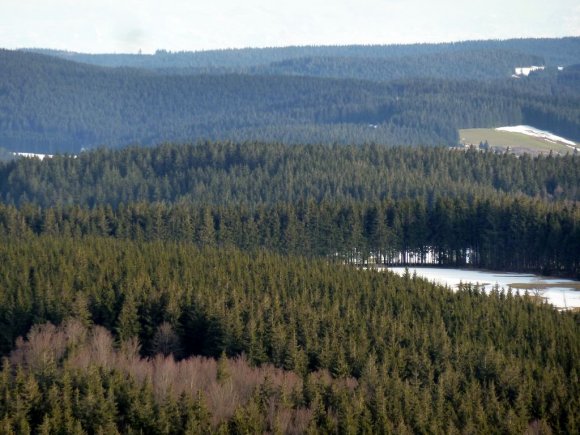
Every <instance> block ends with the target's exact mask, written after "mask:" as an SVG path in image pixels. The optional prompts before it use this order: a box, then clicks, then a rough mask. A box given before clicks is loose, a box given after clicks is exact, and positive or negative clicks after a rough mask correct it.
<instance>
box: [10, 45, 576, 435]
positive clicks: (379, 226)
mask: <svg viewBox="0 0 580 435" xmlns="http://www.w3.org/2000/svg"><path fill="white" fill-rule="evenodd" d="M579 41H580V38H563V39H559V40H547V39H538V40H510V41H473V42H466V43H457V44H424V45H413V46H387V47H385V46H368V47H357V46H345V47H289V48H284V49H261V50H254V49H248V50H224V51H223V52H219V51H218V52H203V53H169V52H158V53H156V54H155V55H153V56H136V55H135V56H131V55H96V56H91V55H80V54H75V53H54V52H44V53H45V54H49V55H50V56H46V55H41V54H37V53H31V52H8V51H0V147H2V148H5V149H7V150H10V151H15V150H18V151H37V152H45V153H46V152H49V153H53V152H55V151H58V152H61V153H63V152H65V153H68V154H57V155H55V156H54V157H50V158H45V159H44V160H42V161H41V160H40V159H38V158H14V159H12V160H10V161H4V162H0V358H1V362H0V433H6V434H31V433H40V434H54V433H67V434H68V433H70V434H79V435H80V434H104V433H106V434H115V433H123V434H125V433H127V434H140V433H152V434H180V433H223V434H225V433H233V434H247V433H288V434H301V433H345V434H371V433H401V434H410V433H438V434H439V433H440V434H443V433H445V434H456V433H518V434H521V433H548V434H549V433H563V434H564V433H565V434H568V433H578V432H579V430H580V418H579V416H578V412H577V410H578V408H579V406H580V382H578V376H579V371H580V367H579V364H578V361H580V313H579V312H578V311H577V310H559V309H556V308H555V307H553V306H552V305H549V304H547V303H545V302H544V301H543V299H542V298H541V297H539V296H538V295H535V294H534V295H529V294H527V293H524V294H519V293H512V292H511V291H507V292H506V291H504V290H503V289H499V288H495V289H494V290H493V291H492V292H491V293H490V294H485V293H484V292H483V291H482V290H481V289H479V288H478V287H477V286H472V285H465V284H461V285H460V286H459V288H457V289H450V288H445V287H442V286H438V285H435V284H433V283H429V282H427V281H425V280H422V279H420V278H418V277H417V276H413V275H411V274H410V273H408V272H407V273H405V274H404V275H403V276H398V275H395V274H393V273H391V272H388V271H380V270H375V269H374V268H373V267H372V266H373V265H374V264H397V265H399V264H403V265H404V264H410V263H420V264H426V263H429V264H435V265H439V266H442V267H445V266H455V267H465V268H480V267H485V268H489V269H493V270H507V271H525V272H530V273H543V274H550V275H553V276H561V277H564V276H565V277H572V278H579V277H580V255H579V254H580V207H579V206H578V205H579V201H580V196H579V195H580V191H579V188H580V164H579V163H580V162H579V160H578V159H579V156H578V155H577V154H575V153H573V152H570V153H569V154H567V155H553V154H549V155H539V156H537V157H531V156H529V155H525V154H524V155H522V156H515V155H512V154H509V153H502V154H500V153H494V152H490V151H481V150H478V149H475V148H471V149H450V148H448V147H447V146H433V145H452V144H455V143H456V142H457V128H459V127H466V126H473V127H482V126H487V127H494V126H499V125H506V124H520V123H529V124H532V125H534V126H535V127H538V128H544V129H547V130H551V131H554V132H557V133H559V134H562V135H564V136H567V137H570V138H576V139H578V138H579V137H580V133H579V132H580V130H579V128H580V124H579V122H580V112H579V110H580V104H578V101H579V99H580V86H578V85H579V83H580V81H579V77H580V75H579V74H578V72H579V70H578V68H577V67H575V66H573V64H577V63H578V62H579V61H580V60H578V56H577V54H578V43H579ZM51 56H52V57H51ZM54 56H57V57H58V56H62V57H65V58H68V59H73V60H76V61H79V62H87V63H96V64H98V65H88V64H86V63H85V64H83V63H77V62H70V61H66V60H62V59H59V58H57V57H54ZM484 59H487V60H489V61H490V63H489V64H488V65H483V64H482V63H481V62H483V60H484ZM528 61H529V62H533V63H536V62H538V63H541V62H540V61H543V63H541V64H542V65H545V66H546V67H547V68H546V70H544V71H542V72H541V73H537V74H532V75H531V76H530V77H525V78H521V79H511V78H509V77H508V78H505V79H504V78H499V77H500V76H501V77H503V74H509V73H510V68H512V67H513V66H514V65H513V63H515V62H517V63H518V65H517V66H522V65H520V64H519V63H520V62H528ZM560 65H563V66H566V68H565V69H564V70H563V71H558V70H557V69H556V66H560ZM112 66H115V67H116V68H111V67H112ZM398 75H400V76H401V78H400V79H397V80H392V79H393V78H395V77H398ZM470 75H471V77H468V76H470ZM363 79H364V80H363ZM200 138H206V139H207V140H200ZM212 139H213V140H212ZM163 142H166V143H163ZM130 144H133V145H130ZM410 144H412V145H418V144H421V145H424V146H413V147H409V146H408V145H410ZM144 145H145V146H144ZM148 145H151V146H148ZM2 148H0V150H2ZM3 154H4V155H6V154H7V152H4V153H3ZM361 266H364V267H361Z"/></svg>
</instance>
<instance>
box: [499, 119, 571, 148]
mask: <svg viewBox="0 0 580 435" xmlns="http://www.w3.org/2000/svg"><path fill="white" fill-rule="evenodd" d="M496 130H498V131H509V132H512V133H522V134H525V135H527V136H533V137H537V138H540V139H543V140H546V141H548V142H552V143H555V142H560V143H563V144H566V145H568V146H570V147H571V148H575V147H576V142H572V141H571V140H568V139H564V138H563V137H560V136H556V135H555V134H553V133H550V132H549V131H544V130H538V129H537V128H534V127H531V126H529V125H513V126H508V127H499V128H496Z"/></svg>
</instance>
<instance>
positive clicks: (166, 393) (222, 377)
mask: <svg viewBox="0 0 580 435" xmlns="http://www.w3.org/2000/svg"><path fill="white" fill-rule="evenodd" d="M0 258H2V262H0V268H1V271H2V273H1V274H0V277H1V278H0V279H1V280H2V282H1V286H2V288H3V289H6V290H5V291H3V292H2V300H1V303H0V307H1V311H0V322H1V323H0V325H1V328H0V331H2V349H3V351H4V352H7V351H9V350H10V348H11V345H12V343H13V340H14V339H15V338H16V337H17V336H19V335H23V334H26V333H27V331H28V330H29V328H30V326H31V325H33V324H34V325H37V326H35V327H34V328H32V330H31V331H30V332H29V333H28V335H27V338H26V339H25V340H22V339H18V340H17V341H16V346H15V349H14V350H13V351H12V352H11V353H10V355H9V358H8V359H5V360H4V362H3V371H2V373H1V376H0V391H2V394H1V395H0V424H1V425H2V428H3V431H5V432H8V433H9V432H11V431H12V432H14V433H27V432H28V431H33V432H39V433H54V432H55V431H60V430H65V431H67V432H73V433H80V432H81V431H83V430H84V431H89V432H91V433H99V432H101V433H102V432H107V433H117V432H118V433H130V432H131V433H139V432H140V431H143V432H148V433H185V432H188V431H189V432H192V431H193V432H204V431H215V432H231V433H261V432H285V433H302V432H304V431H306V430H310V431H311V432H331V433H332V432H341V433H384V432H386V433H391V432H399V433H461V432H482V431H483V432H502V433H504V432H505V433H522V432H524V431H525V430H526V429H528V428H531V429H533V428H536V429H539V430H552V431H554V432H561V433H576V432H577V431H578V424H579V422H578V414H577V412H576V409H577V408H578V406H579V405H580V403H578V400H579V397H580V391H579V390H578V388H579V385H580V384H579V383H578V360H579V357H580V345H579V343H580V341H579V340H578V336H579V334H580V331H579V329H578V324H579V323H578V314H573V313H570V312H564V313H561V312H558V311H556V310H555V309H553V308H551V307H550V306H547V305H543V304H539V305H538V303H537V302H536V301H535V300H534V299H532V298H531V297H523V298H522V297H517V296H515V295H512V294H507V295H506V294H503V293H499V292H494V293H493V294H491V295H485V294H482V293H480V292H479V291H477V290H475V289H472V288H469V287H466V288H465V289H463V290H461V291H458V292H456V293H452V292H450V291H449V290H448V289H444V288H441V287H437V286H435V285H432V284H428V283H427V282H425V281H423V280H420V279H417V278H414V277H411V276H405V277H398V276H395V275H393V274H391V273H384V272H373V271H356V270H353V269H352V268H350V267H348V266H345V265H340V264H330V263H328V262H326V261H322V260H312V259H311V260H305V259H300V258H297V257H286V256H278V255H274V254H272V253H268V252H263V253H256V254H244V253H242V252H240V251H238V250H235V249H227V250H225V251H224V250H215V249H211V248H204V249H202V250H198V248H196V247H194V246H193V245H191V244H187V243H183V242H177V243H176V242H132V241H115V240H112V239H103V238H95V237H89V238H80V239H75V238H69V237H58V238H55V237H53V236H40V237H34V238H31V239H27V240H22V239H11V238H8V239H4V240H3V243H2V244H1V245H0ZM46 322H50V323H51V324H59V325H60V326H58V327H56V328H55V327H54V326H52V325H51V324H48V323H46ZM103 328H105V329H103ZM139 349H140V350H141V354H140V353H139ZM241 354H243V355H245V356H243V357H239V355H241ZM153 355H156V356H153ZM147 356H150V358H149V359H143V358H144V357H147ZM203 357H213V358H219V361H218V362H215V360H213V361H212V360H206V359H203ZM174 358H177V359H178V361H177V362H176V361H174ZM228 358H230V359H228ZM269 364H273V365H274V366H277V367H278V369H274V368H273V367H272V366H271V365H269ZM281 369H283V370H284V371H282V370H281Z"/></svg>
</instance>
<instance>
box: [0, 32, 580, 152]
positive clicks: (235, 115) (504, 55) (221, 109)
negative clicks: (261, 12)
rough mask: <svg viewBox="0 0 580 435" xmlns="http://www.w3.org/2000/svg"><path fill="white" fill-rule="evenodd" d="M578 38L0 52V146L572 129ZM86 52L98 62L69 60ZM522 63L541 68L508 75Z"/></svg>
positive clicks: (413, 139) (414, 140) (292, 140)
mask: <svg viewBox="0 0 580 435" xmlns="http://www.w3.org/2000/svg"><path fill="white" fill-rule="evenodd" d="M579 41H580V38H565V39H560V40H538V41H534V40H528V41H526V40H522V41H511V42H505V44H503V45H502V44H501V43H497V44H493V43H490V44H487V45H486V44H479V43H465V44H464V45H462V44H455V45H456V46H455V45H453V44H451V45H445V44H442V45H439V44H435V45H425V47H423V46H416V47H414V48H413V47H406V48H404V49H400V48H397V47H350V48H349V47H342V48H340V47H337V48H336V49H335V50H332V49H330V48H328V47H327V48H324V47H319V48H316V47H310V48H308V47H304V48H295V49H293V48H288V49H283V48H280V49H265V50H264V51H260V50H257V51H253V50H249V51H244V50H241V51H239V52H238V51H235V50H234V51H232V52H228V51H225V52H215V53H213V54H212V53H209V52H208V53H198V54H196V53H193V54H192V53H189V54H188V53H167V52H166V53H159V54H156V55H154V56H135V58H136V59H137V61H135V62H133V59H134V58H133V57H132V56H125V57H123V56H121V55H119V57H120V59H119V62H120V63H118V65H119V66H118V67H117V68H111V67H110V63H108V62H107V61H106V59H109V57H107V56H106V55H104V57H103V56H95V57H92V56H86V57H82V56H80V55H79V56H77V55H75V54H68V55H67V54H65V55H64V57H65V59H62V58H61V57H59V56H55V54H58V53H54V52H50V51H43V53H48V54H52V55H51V56H49V55H46V54H38V53H34V52H30V51H7V50H1V51H0V64H2V68H1V69H0V146H2V147H4V148H7V149H9V150H11V151H24V152H37V153H49V154H54V153H57V152H61V153H62V152H68V153H75V154H76V153H79V152H80V151H81V150H82V149H89V148H95V147H99V146H109V147H121V146H127V145H129V144H141V145H154V144H158V143H161V142H164V141H169V142H176V141H181V142H182V141H195V140H199V139H205V140H234V141H245V140H259V141H265V142H274V141H275V142H280V143H285V144H312V143H326V144H332V143H340V144H364V143H380V144H389V145H445V146H449V145H456V144H457V143H458V142H459V138H458V133H457V131H458V129H460V128H478V127H482V128H483V127H499V126H504V125H514V124H529V125H533V126H535V127H537V128H541V129H545V130H549V131H553V132H555V133H557V134H559V135H561V136H564V137H567V138H569V139H572V140H576V141H580V123H579V121H578V120H579V119H580V109H579V107H580V103H579V102H580V87H579V86H578V80H579V79H578V76H579V75H580V73H579V72H578V70H577V69H575V68H573V65H574V64H578V63H580V57H579V56H578V53H579V48H578V47H579V45H580V42H579ZM517 47H520V48H521V49H522V50H519V49H517ZM548 48H551V52H552V57H550V55H549V52H550V50H549V49H548ZM396 53H399V54H396ZM61 54H62V53H61ZM112 56H113V57H114V55H112ZM212 56H215V57H216V58H215V59H214V60H212V59H213V57H212ZM244 56H246V57H247V59H246V60H243V57H244ZM89 58H90V59H93V60H94V59H97V60H96V61H95V62H94V63H97V64H100V65H90V64H87V63H79V62H83V61H87V62H88V61H89V60H90V59H89ZM141 58H143V59H141ZM560 58H561V60H563V61H564V62H562V63H553V62H555V60H554V59H560ZM98 59H101V60H103V61H102V62H101V61H99V60H98ZM123 59H124V60H123ZM139 59H141V60H143V62H144V63H143V64H141V63H140V61H139ZM147 59H149V60H151V63H148V62H149V61H148V60H147ZM164 59H167V61H166V62H165V60H164ZM187 59H192V60H191V65H197V66H195V67H193V66H192V67H187V66H186V65H187V64H188V62H189V61H188V60H187ZM196 59H197V60H196ZM204 59H205V60H204ZM228 59H230V60H228ZM252 59H254V60H252ZM260 59H262V60H260ZM546 59H549V60H550V62H548V61H546ZM71 60H76V61H78V62H73V61H71ZM111 62H113V63H115V62H117V61H116V60H112V61H111ZM236 62H238V64H237V66H236ZM530 64H540V65H545V66H546V70H544V71H541V72H536V73H534V74H531V75H530V76H529V77H522V78H520V79H514V78H512V77H511V75H512V74H513V73H514V68H515V67H518V66H522V65H524V66H525V65H530ZM103 65H109V66H103ZM561 65H564V66H566V68H564V70H563V71H559V70H558V69H557V66H561Z"/></svg>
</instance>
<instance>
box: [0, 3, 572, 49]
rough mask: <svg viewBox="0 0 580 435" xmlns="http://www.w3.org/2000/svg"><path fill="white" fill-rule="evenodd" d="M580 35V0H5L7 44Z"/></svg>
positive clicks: (1, 16)
mask: <svg viewBox="0 0 580 435" xmlns="http://www.w3.org/2000/svg"><path fill="white" fill-rule="evenodd" d="M561 36H580V2H579V1H578V0H483V1H482V0H382V1H381V0H270V1H265V0H238V1H236V0H206V1H200V0H164V1H159V0H0V47H2V48H10V49H15V48H32V47H34V48H54V49H62V50H69V51H78V52H87V53H137V52H139V51H140V50H141V51H142V52H143V53H153V52H155V50H157V49H165V50H170V51H182V50H183V51H197V50H211V49H219V48H243V47H274V46H288V45H344V44H399V43H415V42H448V41H460V40H471V39H507V38H514V37H517V38H519V37H561Z"/></svg>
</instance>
